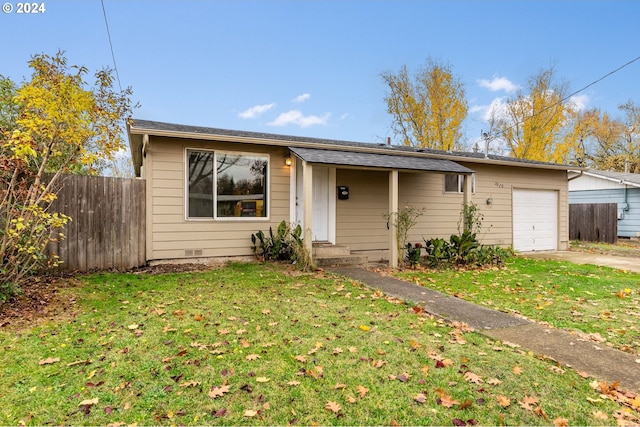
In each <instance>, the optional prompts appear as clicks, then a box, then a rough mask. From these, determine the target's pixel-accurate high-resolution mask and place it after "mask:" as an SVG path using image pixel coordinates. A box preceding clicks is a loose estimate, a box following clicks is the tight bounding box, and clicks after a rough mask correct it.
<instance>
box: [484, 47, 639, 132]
mask: <svg viewBox="0 0 640 427" xmlns="http://www.w3.org/2000/svg"><path fill="white" fill-rule="evenodd" d="M638 60H640V56H637V57H636V58H634V59H632V60H630V61H628V62H627V63H625V64H623V65H621V66H619V67H618V68H616V69H615V70H612V71H610V72H608V73H607V74H605V75H604V76H602V77H600V78H598V79H596V80H594V81H592V82H591V83H589V84H588V85H586V86H584V87H583V88H581V89H578V90H576V91H575V92H573V93H571V94H569V95H567V96H565V97H564V98H562V99H561V100H559V101H558V102H555V103H553V104H551V105H549V106H547V107H545V108H543V109H542V110H540V111H538V112H537V113H534V114H532V115H531V116H529V117H526V118H524V119H523V120H521V121H518V122H516V123H514V124H513V125H511V126H509V127H507V128H506V129H505V130H510V129H511V128H514V127H516V126H517V125H520V124H522V123H524V122H525V121H526V120H531V119H532V118H534V117H535V116H537V115H539V114H541V113H544V112H545V111H547V110H549V109H551V108H554V107H556V106H558V105H560V104H562V103H563V102H566V101H568V100H569V99H571V97H572V96H575V95H577V94H579V93H580V92H583V91H584V90H586V89H588V88H590V87H591V86H593V85H595V84H596V83H599V82H601V81H602V80H604V79H606V78H607V77H609V76H611V75H612V74H615V73H617V72H618V71H620V70H622V69H623V68H625V67H627V66H629V65H631V64H633V63H634V62H636V61H638ZM503 132H504V131H502V132H501V133H503ZM483 135H484V137H486V138H489V139H493V138H495V137H497V136H498V135H497V132H495V133H493V134H483Z"/></svg>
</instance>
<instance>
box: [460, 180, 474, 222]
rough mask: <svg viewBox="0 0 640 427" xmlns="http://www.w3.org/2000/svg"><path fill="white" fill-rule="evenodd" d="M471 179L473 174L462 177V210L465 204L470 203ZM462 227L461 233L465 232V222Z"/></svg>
mask: <svg viewBox="0 0 640 427" xmlns="http://www.w3.org/2000/svg"><path fill="white" fill-rule="evenodd" d="M472 179H473V174H469V175H465V176H464V181H463V182H464V185H463V186H462V208H463V209H464V207H465V206H467V204H469V203H471V180H472ZM462 223H463V227H464V228H465V229H464V230H463V231H467V230H466V228H467V224H466V221H463V222H462Z"/></svg>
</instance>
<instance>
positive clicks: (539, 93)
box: [490, 68, 572, 162]
mask: <svg viewBox="0 0 640 427" xmlns="http://www.w3.org/2000/svg"><path fill="white" fill-rule="evenodd" d="M527 89H528V93H525V92H523V91H521V90H520V91H518V92H517V93H516V95H515V96H514V97H512V98H509V99H507V100H506V102H505V104H504V106H503V108H502V109H499V110H498V109H495V110H493V112H492V113H491V119H490V126H491V130H492V134H494V135H497V137H498V138H499V139H500V140H502V142H503V143H504V144H505V145H506V148H507V149H508V150H509V151H510V154H511V156H513V157H517V158H522V159H530V160H540V161H553V162H566V161H568V157H569V155H570V153H571V148H572V147H571V146H570V145H569V144H568V143H567V141H566V140H565V138H564V133H565V131H566V125H567V123H568V120H569V118H570V116H571V113H572V105H571V103H568V102H565V101H564V100H565V97H566V93H567V86H566V84H559V83H556V82H555V72H554V70H553V68H550V69H547V70H543V71H541V72H539V73H538V74H537V75H534V76H533V77H531V78H530V79H529V81H528V86H527Z"/></svg>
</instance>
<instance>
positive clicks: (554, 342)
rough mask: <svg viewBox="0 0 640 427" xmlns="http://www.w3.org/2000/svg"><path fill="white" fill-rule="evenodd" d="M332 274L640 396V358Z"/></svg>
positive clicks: (357, 274) (446, 300)
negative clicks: (463, 323) (616, 382)
mask: <svg viewBox="0 0 640 427" xmlns="http://www.w3.org/2000/svg"><path fill="white" fill-rule="evenodd" d="M328 270H329V271H332V272H334V273H337V274H340V275H343V276H347V277H350V278H352V279H355V280H358V281H360V282H362V283H364V284H365V285H367V286H369V287H370V288H372V289H379V290H381V291H382V292H384V293H386V294H387V295H391V296H394V297H396V298H400V299H402V300H404V301H407V302H411V303H413V304H416V305H420V306H422V307H424V309H425V311H426V312H428V313H431V314H433V315H435V316H438V317H441V318H444V319H447V320H452V321H462V322H465V323H467V324H468V325H469V326H471V327H473V328H474V329H475V330H476V331H478V332H479V333H481V334H484V335H487V336H488V337H490V338H492V339H496V340H500V341H506V342H510V343H513V344H517V345H519V346H520V347H522V348H523V349H526V350H530V351H532V352H534V353H535V354H538V355H541V356H547V357H551V358H553V359H554V360H556V361H558V362H559V363H561V364H563V365H565V366H569V367H571V368H574V369H576V370H578V371H583V372H586V373H588V374H589V375H591V376H593V377H594V378H597V379H599V380H601V381H607V382H608V383H613V382H614V381H619V382H620V386H621V388H622V389H625V390H629V391H633V392H640V364H639V363H638V362H636V360H640V356H634V355H632V354H630V353H625V352H623V351H619V350H614V349H612V348H609V347H607V346H606V345H604V344H602V343H597V342H593V341H589V340H587V339H584V338H581V337H579V336H578V335H575V334H571V333H569V332H565V331H561V330H558V329H554V328H550V327H546V326H544V325H540V324H538V323H534V322H531V321H529V320H526V319H522V318H519V317H516V316H512V315H509V314H506V313H503V312H500V311H496V310H491V309H488V308H485V307H481V306H479V305H476V304H473V303H470V302H467V301H464V300H461V299H459V298H455V297H450V296H448V295H445V294H443V293H440V292H437V291H434V290H431V289H427V288H425V287H422V286H419V285H416V284H413V283H409V282H405V281H403V280H399V279H396V278H393V277H388V276H383V275H381V274H379V273H376V272H373V271H370V270H366V269H364V268H358V267H335V268H330V269H328Z"/></svg>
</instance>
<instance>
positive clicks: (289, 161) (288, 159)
mask: <svg viewBox="0 0 640 427" xmlns="http://www.w3.org/2000/svg"><path fill="white" fill-rule="evenodd" d="M291 162H292V160H291V156H288V157H287V158H286V159H284V164H285V165H287V166H291Z"/></svg>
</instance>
